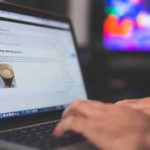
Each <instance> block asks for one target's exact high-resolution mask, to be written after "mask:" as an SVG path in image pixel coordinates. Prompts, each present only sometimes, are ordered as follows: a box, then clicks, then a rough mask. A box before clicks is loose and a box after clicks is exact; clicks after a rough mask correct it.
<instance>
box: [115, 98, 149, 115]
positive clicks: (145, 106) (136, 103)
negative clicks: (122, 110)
mask: <svg viewBox="0 0 150 150" xmlns="http://www.w3.org/2000/svg"><path fill="white" fill-rule="evenodd" d="M116 105H124V106H129V107H131V108H133V109H135V110H140V111H142V112H144V113H146V114H147V115H149V116H150V97H147V98H141V99H126V100H122V101H119V102H117V103H116Z"/></svg>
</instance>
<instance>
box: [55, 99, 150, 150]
mask: <svg viewBox="0 0 150 150" xmlns="http://www.w3.org/2000/svg"><path fill="white" fill-rule="evenodd" d="M68 130H73V131H75V132H78V133H80V134H82V135H83V136H85V137H86V138H87V139H88V140H89V141H90V142H92V143H93V144H94V145H96V146H97V147H98V148H100V149H101V148H102V149H104V150H120V149H121V150H141V149H142V150H143V149H144V148H145V147H148V148H150V147H149V146H150V145H148V143H150V141H149V140H150V139H149V137H150V134H149V132H150V117H149V116H148V115H146V114H144V113H142V112H140V111H137V110H134V109H131V108H130V107H127V106H122V105H112V104H104V103H100V102H94V101H87V102H83V101H75V102H74V103H73V104H71V105H70V107H68V108H67V109H66V110H65V112H64V114H63V118H62V121H61V122H60V124H58V126H57V127H56V129H55V131H54V135H55V136H57V137H59V136H62V135H63V133H64V132H66V131H68Z"/></svg>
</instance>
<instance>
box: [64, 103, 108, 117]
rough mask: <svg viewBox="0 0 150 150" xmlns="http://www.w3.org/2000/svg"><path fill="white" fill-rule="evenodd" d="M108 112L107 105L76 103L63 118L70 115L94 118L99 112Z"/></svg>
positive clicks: (65, 112)
mask: <svg viewBox="0 0 150 150" xmlns="http://www.w3.org/2000/svg"><path fill="white" fill-rule="evenodd" d="M104 110H106V105H105V104H103V103H98V102H92V101H79V100H78V101H74V102H73V103H72V104H71V105H70V106H69V107H68V108H67V109H66V110H65V111H64V113H63V118H65V117H68V116H70V115H75V116H80V115H81V116H84V117H92V116H93V115H94V114H95V113H98V111H104Z"/></svg>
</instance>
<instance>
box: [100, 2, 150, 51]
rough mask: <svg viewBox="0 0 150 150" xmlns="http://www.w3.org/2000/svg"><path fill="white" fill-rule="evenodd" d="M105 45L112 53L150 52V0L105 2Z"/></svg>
mask: <svg viewBox="0 0 150 150" xmlns="http://www.w3.org/2000/svg"><path fill="white" fill-rule="evenodd" d="M105 2H106V7H105V11H106V14H107V17H106V19H105V21H104V25H103V44H104V46H105V48H106V49H108V50H110V51H127V52H128V51H131V52H134V51H149V52H150V0H105Z"/></svg>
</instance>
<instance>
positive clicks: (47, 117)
mask: <svg viewBox="0 0 150 150" xmlns="http://www.w3.org/2000/svg"><path fill="white" fill-rule="evenodd" d="M0 10H5V11H10V12H15V13H21V14H25V15H31V16H36V17H42V18H47V19H52V20H57V21H62V22H67V23H69V24H70V26H71V32H72V34H73V40H74V44H75V48H76V51H77V55H78V60H79V65H80V68H81V73H82V77H83V81H84V85H85V90H86V93H87V96H88V98H90V96H91V95H90V91H89V88H88V87H89V86H88V82H87V77H86V75H85V70H84V68H83V66H82V65H81V59H80V57H79V51H78V48H77V42H76V38H75V33H74V30H73V25H72V23H71V20H70V19H69V18H68V17H66V16H60V15H58V14H54V13H50V12H47V11H41V10H38V9H33V8H27V7H23V6H20V5H14V4H10V3H7V2H0ZM62 111H63V109H61V110H55V111H51V112H44V113H39V114H32V115H27V116H18V117H12V118H5V119H0V131H1V130H6V129H11V128H16V127H21V126H26V125H31V124H37V123H41V122H46V121H53V120H59V119H60V117H61V114H62Z"/></svg>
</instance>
